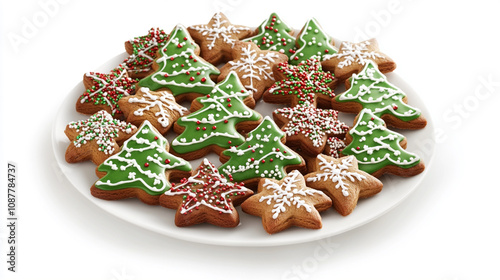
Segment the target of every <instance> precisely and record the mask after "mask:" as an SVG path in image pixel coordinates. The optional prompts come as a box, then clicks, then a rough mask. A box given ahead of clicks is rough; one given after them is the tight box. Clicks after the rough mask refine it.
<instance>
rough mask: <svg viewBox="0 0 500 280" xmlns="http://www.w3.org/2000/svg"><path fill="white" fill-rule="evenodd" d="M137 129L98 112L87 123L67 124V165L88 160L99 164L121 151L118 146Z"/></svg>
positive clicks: (105, 113) (84, 121) (102, 112)
mask: <svg viewBox="0 0 500 280" xmlns="http://www.w3.org/2000/svg"><path fill="white" fill-rule="evenodd" d="M136 130H137V127H136V126H134V125H132V124H129V123H127V122H124V121H120V120H117V119H113V117H112V116H111V115H110V114H109V113H108V112H106V111H105V110H101V111H99V112H97V113H95V114H94V115H92V116H90V118H88V119H87V120H80V121H74V122H70V123H69V124H68V125H67V126H66V130H64V133H65V134H66V136H67V137H68V139H69V140H70V141H71V143H70V144H69V146H68V148H67V149H66V161H67V162H69V163H75V162H81V161H86V160H91V161H92V162H93V163H94V164H96V165H100V164H101V163H103V162H104V160H106V159H107V158H108V157H110V156H111V155H113V154H116V153H117V152H119V150H120V145H121V144H122V143H123V142H124V141H125V140H127V139H128V138H129V137H131V136H132V135H133V134H134V133H135V132H136Z"/></svg>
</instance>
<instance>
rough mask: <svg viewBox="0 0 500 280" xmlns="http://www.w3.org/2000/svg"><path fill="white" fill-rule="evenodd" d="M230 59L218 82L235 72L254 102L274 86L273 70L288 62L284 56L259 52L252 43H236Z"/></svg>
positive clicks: (270, 52) (265, 51)
mask: <svg viewBox="0 0 500 280" xmlns="http://www.w3.org/2000/svg"><path fill="white" fill-rule="evenodd" d="M232 57H233V60H230V61H228V63H227V64H226V65H224V66H223V67H222V68H221V69H220V72H221V74H220V75H219V78H218V81H219V82H220V81H222V80H224V79H225V78H226V76H227V75H228V74H229V73H230V72H231V71H235V72H236V74H237V75H238V78H239V79H240V81H241V83H242V84H243V86H245V88H246V89H247V90H248V91H251V92H252V93H253V98H254V99H255V100H259V99H260V97H261V96H262V93H264V91H265V90H266V89H267V88H269V87H270V86H272V85H273V84H274V76H273V68H275V67H276V66H277V65H279V64H281V63H284V62H286V61H288V57H287V56H286V55H285V54H282V53H279V52H275V51H267V50H261V49H260V48H259V47H257V45H256V44H254V43H252V42H237V43H236V44H235V45H234V48H233V50H232Z"/></svg>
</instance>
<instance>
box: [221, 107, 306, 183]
mask: <svg viewBox="0 0 500 280" xmlns="http://www.w3.org/2000/svg"><path fill="white" fill-rule="evenodd" d="M284 142H285V134H284V133H283V132H282V131H281V130H280V129H279V127H278V126H276V124H275V123H274V122H273V121H272V120H271V118H270V117H267V116H266V117H265V118H264V120H263V121H262V123H261V124H260V125H259V126H258V127H257V128H255V129H254V130H253V131H250V132H249V133H248V136H247V139H246V141H245V142H244V143H242V144H241V145H239V146H238V147H234V146H233V147H231V148H230V149H228V150H225V151H223V152H222V154H221V155H220V159H221V162H224V164H223V165H222V166H220V167H219V171H220V173H222V174H225V175H226V176H229V177H230V178H232V179H233V180H235V181H236V182H244V183H245V185H246V186H247V187H254V186H256V185H257V184H258V182H259V181H260V179H261V178H271V179H277V180H281V179H282V178H283V177H285V175H286V170H290V169H295V168H300V167H301V166H304V161H303V160H302V158H301V157H300V156H299V155H298V154H296V153H295V152H293V151H292V150H290V149H289V148H288V147H287V146H285V144H284Z"/></svg>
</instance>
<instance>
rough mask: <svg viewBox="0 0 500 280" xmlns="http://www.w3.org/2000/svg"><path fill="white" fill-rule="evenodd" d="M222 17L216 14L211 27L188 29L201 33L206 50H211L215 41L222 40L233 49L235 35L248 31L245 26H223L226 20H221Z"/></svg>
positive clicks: (201, 26) (203, 26)
mask: <svg viewBox="0 0 500 280" xmlns="http://www.w3.org/2000/svg"><path fill="white" fill-rule="evenodd" d="M221 18H222V15H221V13H216V14H215V15H214V17H213V19H215V21H214V23H213V24H212V26H210V27H209V26H208V25H205V24H204V25H195V26H191V27H190V28H192V29H194V30H196V31H198V32H201V35H203V36H205V38H206V39H207V41H208V42H209V44H208V45H207V48H208V49H209V50H211V49H212V48H213V47H214V46H215V44H216V42H217V40H219V39H222V40H223V42H224V43H226V44H231V47H234V44H235V43H236V39H235V38H234V35H235V34H238V33H240V32H241V31H246V30H250V28H248V27H245V26H235V25H232V24H230V25H228V26H225V25H224V24H225V23H228V21H226V20H221Z"/></svg>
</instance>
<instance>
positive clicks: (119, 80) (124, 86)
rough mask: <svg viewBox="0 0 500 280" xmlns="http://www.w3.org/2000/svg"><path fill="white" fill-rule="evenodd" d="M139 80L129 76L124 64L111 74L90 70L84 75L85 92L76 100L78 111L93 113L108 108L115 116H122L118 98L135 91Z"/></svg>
mask: <svg viewBox="0 0 500 280" xmlns="http://www.w3.org/2000/svg"><path fill="white" fill-rule="evenodd" d="M137 82H138V80H136V79H132V78H129V77H128V74H127V70H126V69H125V68H123V66H122V65H120V66H118V67H117V68H115V69H113V70H111V72H110V73H109V74H104V73H98V72H89V73H86V74H85V75H83V85H84V86H85V92H84V93H83V94H82V95H81V96H80V98H79V99H78V101H77V102H76V111H77V112H79V113H82V114H86V115H91V114H95V113H97V112H99V111H101V110H106V111H107V112H108V113H110V114H111V115H113V116H114V117H115V118H121V116H122V111H121V109H120V107H119V106H118V100H120V98H122V97H124V96H129V95H132V94H134V93H135V91H136V84H137Z"/></svg>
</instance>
